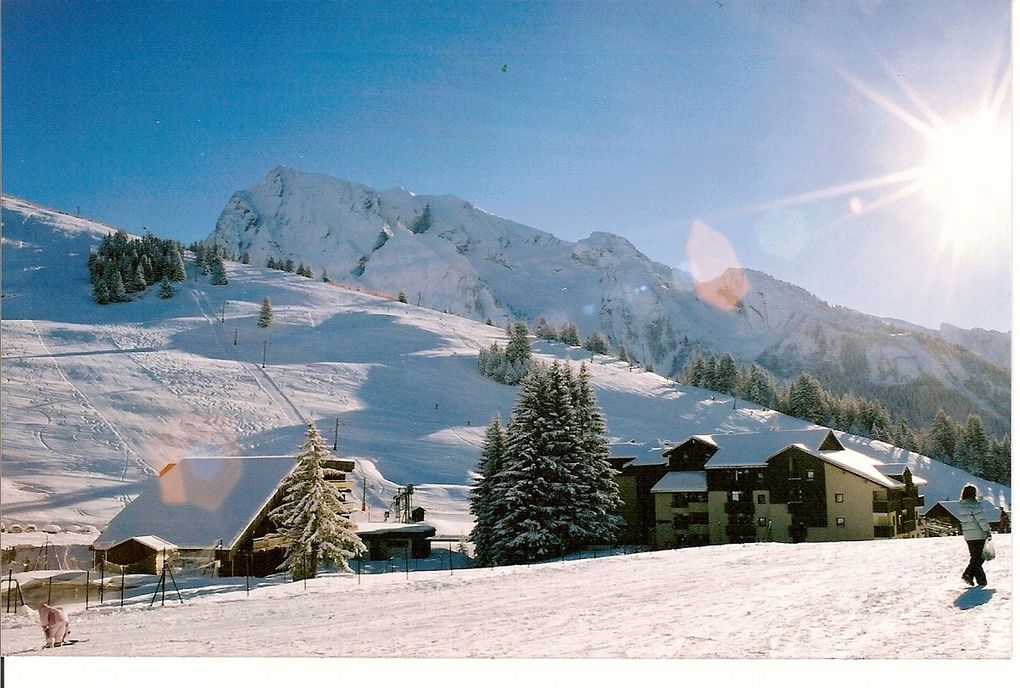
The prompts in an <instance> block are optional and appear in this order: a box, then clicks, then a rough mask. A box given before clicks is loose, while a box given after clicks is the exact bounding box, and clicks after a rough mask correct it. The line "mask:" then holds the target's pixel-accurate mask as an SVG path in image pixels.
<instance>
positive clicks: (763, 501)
mask: <svg viewBox="0 0 1020 688" xmlns="http://www.w3.org/2000/svg"><path fill="white" fill-rule="evenodd" d="M758 503H759V504H765V503H766V498H765V495H763V494H760V495H758Z"/></svg>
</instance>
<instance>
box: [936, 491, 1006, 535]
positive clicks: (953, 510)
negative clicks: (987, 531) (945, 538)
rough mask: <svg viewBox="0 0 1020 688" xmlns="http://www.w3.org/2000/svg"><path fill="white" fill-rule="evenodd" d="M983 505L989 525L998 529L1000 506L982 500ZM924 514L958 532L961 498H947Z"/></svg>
mask: <svg viewBox="0 0 1020 688" xmlns="http://www.w3.org/2000/svg"><path fill="white" fill-rule="evenodd" d="M980 503H981V506H982V507H983V508H984V511H985V517H986V518H987V519H988V523H989V525H990V526H991V527H992V529H993V530H996V529H998V524H999V507H997V506H995V505H994V504H992V503H990V502H986V501H984V500H981V502H980ZM922 516H923V517H924V518H925V519H927V520H929V521H937V522H939V523H943V524H945V525H948V526H951V527H952V528H954V529H955V530H956V531H957V532H959V529H960V500H958V499H953V500H946V501H942V502H936V503H935V504H933V505H932V507H931V508H930V509H928V510H927V511H925V512H924V513H923V514H922Z"/></svg>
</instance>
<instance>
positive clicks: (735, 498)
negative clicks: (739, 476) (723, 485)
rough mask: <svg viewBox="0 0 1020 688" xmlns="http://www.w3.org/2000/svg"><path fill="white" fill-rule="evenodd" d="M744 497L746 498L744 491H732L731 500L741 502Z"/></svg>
mask: <svg viewBox="0 0 1020 688" xmlns="http://www.w3.org/2000/svg"><path fill="white" fill-rule="evenodd" d="M743 499H744V493H743V492H730V501H731V502H739V501H742V500H743Z"/></svg>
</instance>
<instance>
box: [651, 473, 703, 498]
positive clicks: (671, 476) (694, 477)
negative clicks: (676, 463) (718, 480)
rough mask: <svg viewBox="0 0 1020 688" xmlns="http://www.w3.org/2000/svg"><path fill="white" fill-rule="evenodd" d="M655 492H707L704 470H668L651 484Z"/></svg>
mask: <svg viewBox="0 0 1020 688" xmlns="http://www.w3.org/2000/svg"><path fill="white" fill-rule="evenodd" d="M655 492H708V479H707V478H706V473H705V471H670V472H669V473H667V474H666V475H664V476H662V479H661V480H659V482H657V483H655V485H653V486H652V493H655Z"/></svg>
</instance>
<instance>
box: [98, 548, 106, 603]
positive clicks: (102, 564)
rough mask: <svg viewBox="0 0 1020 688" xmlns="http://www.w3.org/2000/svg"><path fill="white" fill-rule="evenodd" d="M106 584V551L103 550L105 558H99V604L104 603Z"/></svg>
mask: <svg viewBox="0 0 1020 688" xmlns="http://www.w3.org/2000/svg"><path fill="white" fill-rule="evenodd" d="M105 585H106V552H105V551H104V552H103V558H102V559H100V560H99V604H102V603H103V587H105Z"/></svg>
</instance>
